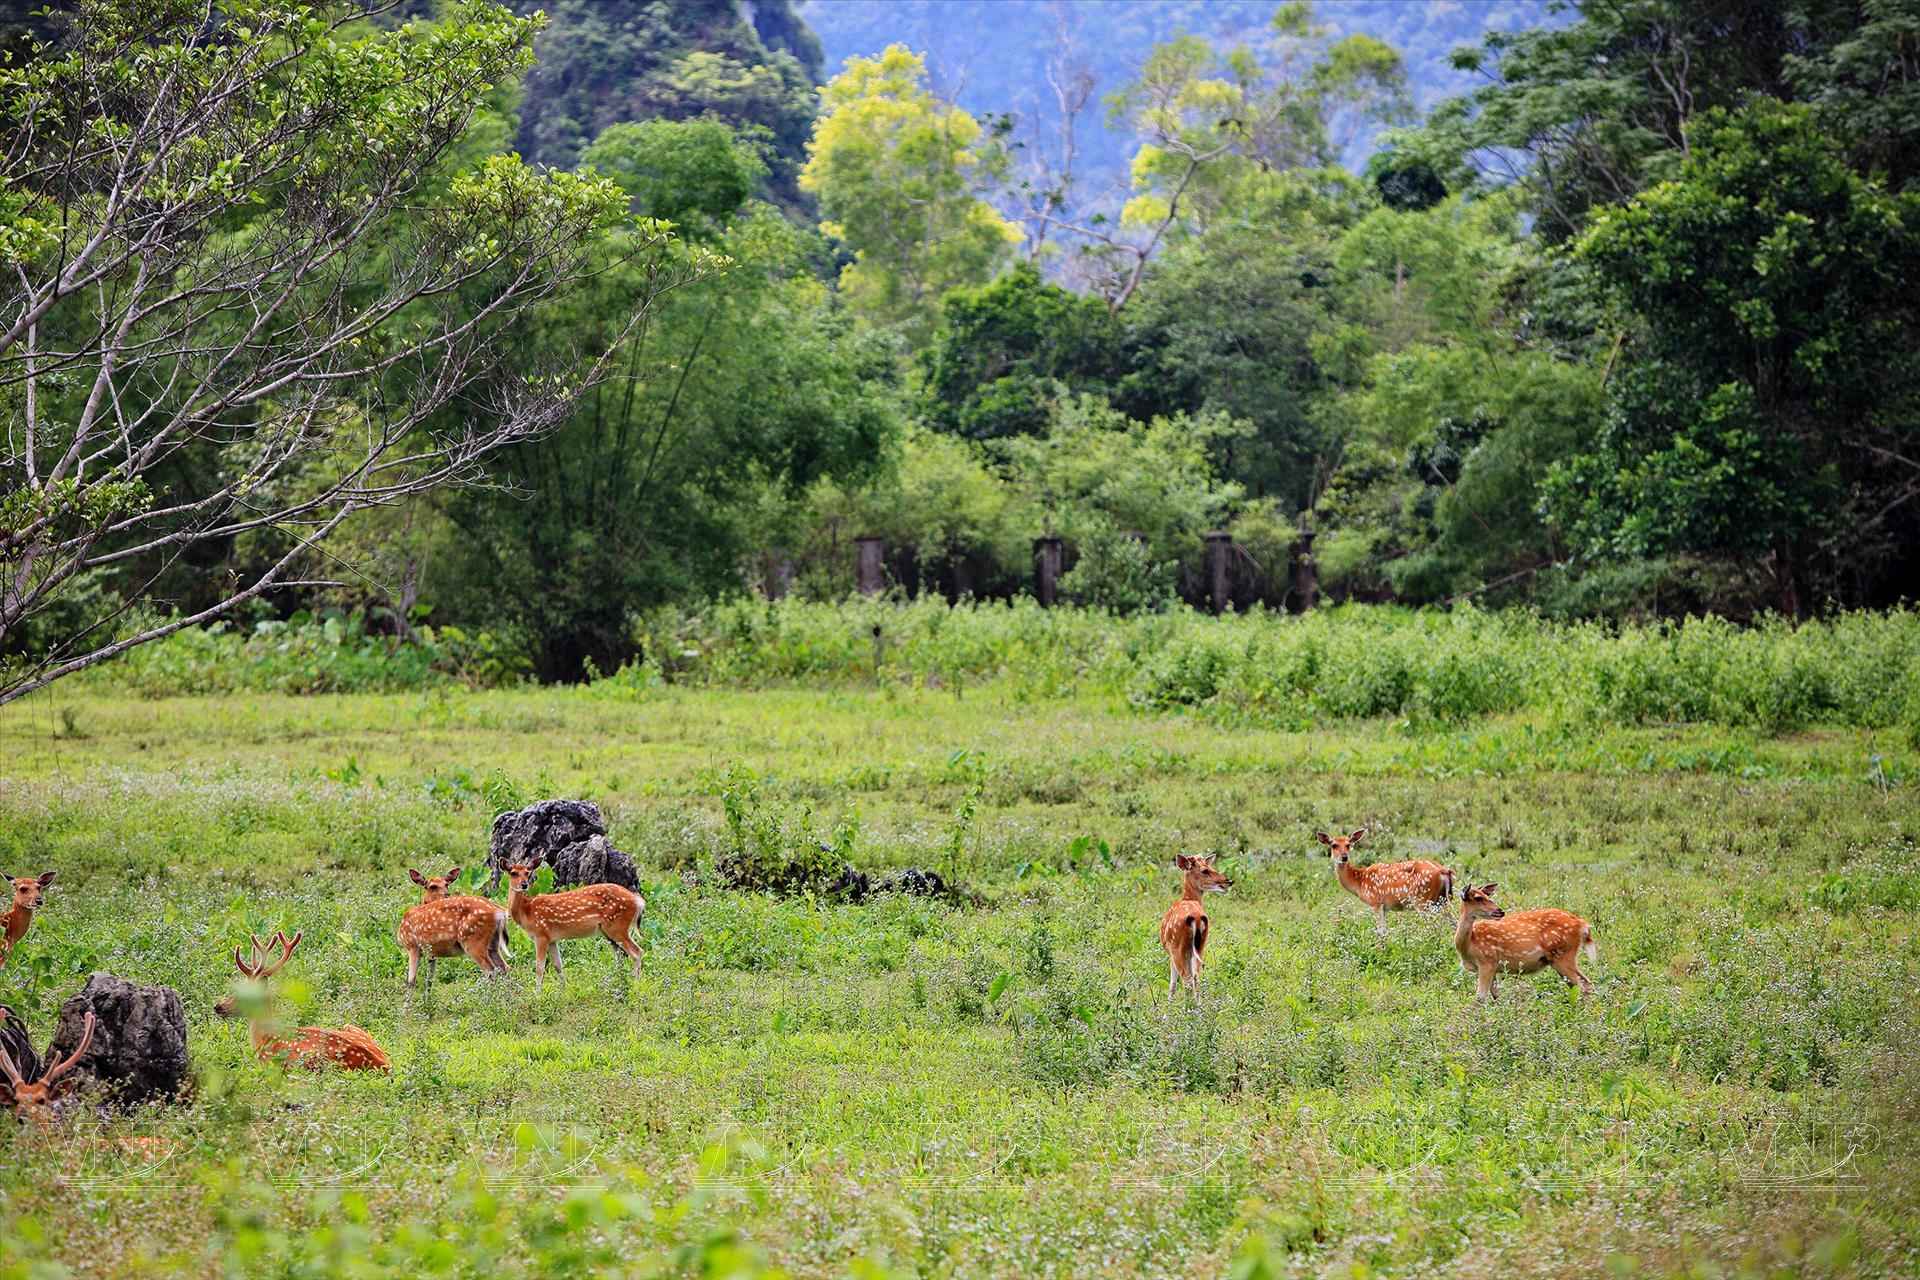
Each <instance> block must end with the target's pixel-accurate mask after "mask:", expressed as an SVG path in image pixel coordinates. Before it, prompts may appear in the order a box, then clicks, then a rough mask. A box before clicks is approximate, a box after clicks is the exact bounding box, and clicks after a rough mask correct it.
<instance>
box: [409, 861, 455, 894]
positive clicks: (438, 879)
mask: <svg viewBox="0 0 1920 1280" xmlns="http://www.w3.org/2000/svg"><path fill="white" fill-rule="evenodd" d="M407 876H408V878H409V879H411V880H412V881H413V882H414V883H415V884H417V885H419V886H420V901H422V902H438V901H440V899H442V898H444V897H446V896H447V886H448V885H450V884H452V883H453V882H454V881H455V880H458V879H459V878H460V868H458V867H455V868H454V869H453V870H451V871H449V872H447V874H445V875H444V876H423V875H421V874H420V873H419V872H418V871H415V870H414V869H413V868H412V867H408V868H407Z"/></svg>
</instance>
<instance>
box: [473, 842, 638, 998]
mask: <svg viewBox="0 0 1920 1280" xmlns="http://www.w3.org/2000/svg"><path fill="white" fill-rule="evenodd" d="M533 872H534V868H533V866H532V865H531V864H529V863H525V862H516V863H513V864H512V865H510V866H509V867H508V868H507V910H508V911H509V912H511V913H512V915H513V922H514V923H515V924H517V925H519V926H520V927H521V928H522V929H525V930H526V931H527V936H528V937H530V938H532V939H533V973H534V983H533V989H534V994H535V995H538V994H539V993H540V992H541V991H543V990H545V988H546V980H547V952H548V951H549V950H551V951H552V952H553V968H554V972H555V973H561V974H562V975H563V976H564V970H563V967H562V966H561V963H560V943H561V942H562V941H564V940H566V939H568V938H590V937H592V936H593V935H594V934H596V933H597V934H599V935H601V936H602V937H604V938H605V939H606V940H607V941H608V942H610V943H612V944H613V945H614V946H616V947H618V948H619V949H620V950H622V951H624V952H626V953H627V954H628V955H629V956H631V957H633V976H634V977H636V978H638V977H639V976H640V947H639V944H638V943H636V942H634V940H633V938H632V937H631V936H629V934H628V930H630V929H632V928H633V925H634V922H635V921H636V920H638V919H639V918H640V913H641V912H642V911H644V910H646V907H647V904H646V900H645V899H643V898H642V897H641V896H640V895H639V894H637V893H635V892H633V890H631V889H623V888H621V887H620V886H619V885H617V884H590V885H587V886H586V887H585V888H583V889H569V890H567V891H566V892H565V893H543V894H540V895H538V896H535V895H534V894H531V893H528V892H527V886H528V885H530V884H532V883H533Z"/></svg>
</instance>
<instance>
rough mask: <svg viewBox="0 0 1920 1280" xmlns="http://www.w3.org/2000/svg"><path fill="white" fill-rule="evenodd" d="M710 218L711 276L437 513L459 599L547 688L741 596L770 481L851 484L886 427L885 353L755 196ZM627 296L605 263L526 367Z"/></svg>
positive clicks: (541, 335)
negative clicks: (463, 592)
mask: <svg viewBox="0 0 1920 1280" xmlns="http://www.w3.org/2000/svg"><path fill="white" fill-rule="evenodd" d="M721 221H722V222H723V223H724V225H725V228H726V229H725V230H724V232H721V233H719V234H718V235H717V236H716V238H715V239H714V242H713V243H714V247H715V249H716V250H718V251H720V252H722V253H724V254H725V255H726V258H727V262H728V266H727V269H726V272H725V274H724V275H723V276H722V277H720V278H718V279H715V280H711V281H708V282H706V283H704V284H702V285H701V286H699V287H698V288H693V289H688V290H683V291H680V292H677V293H675V294H673V295H672V296H671V297H669V298H667V299H666V300H665V301H663V303H662V304H661V306H660V307H659V309H658V311H657V313H656V314H655V316H654V317H653V319H652V321H651V323H650V324H649V325H648V328H647V331H646V333H645V335H644V337H643V338H642V339H638V340H635V341H634V342H632V343H630V344H629V345H628V347H627V349H626V350H625V351H624V352H623V353H622V356H623V358H622V362H621V364H620V366H619V367H618V369H617V371H616V376H615V377H614V378H612V379H611V380H609V381H608V382H607V383H606V384H605V385H603V386H601V387H599V388H597V389H596V390H595V391H594V393H593V394H591V395H590V396H589V397H588V398H587V399H586V400H585V401H583V403H582V404H581V407H580V410H579V412H578V413H576V414H575V415H574V416H573V418H572V419H571V420H569V421H568V422H567V423H566V425H565V426H564V427H562V428H561V429H560V430H558V431H556V432H554V433H553V434H551V435H550V436H548V437H546V438H544V439H541V440H538V441H535V442H531V443H529V444H526V445H524V446H521V447H519V448H516V449H513V450H510V451H508V452H507V453H505V454H503V455H502V460H501V472H502V476H503V479H504V480H505V482H506V484H507V486H508V487H507V490H506V491H504V492H502V491H490V492H475V493H470V494H465V495H461V497H460V499H459V500H458V501H457V502H456V503H455V504H454V505H453V507H452V514H453V516H454V518H455V520H456V521H457V522H458V524H459V525H460V527H461V529H462V531H463V532H464V534H465V535H466V547H467V552H468V555H469V557H470V559H469V562H468V564H467V565H466V566H465V568H464V574H463V576H464V578H465V580H466V581H467V582H468V583H469V584H470V586H469V588H468V591H467V598H466V599H464V600H456V601H454V602H453V604H454V608H455V609H456V611H459V612H461V613H463V614H464V613H471V612H474V611H477V610H482V609H486V608H491V609H493V610H495V611H499V612H504V613H505V614H506V615H507V617H508V618H509V619H510V620H511V621H512V622H514V623H515V624H516V625H517V626H518V628H519V629H520V630H521V631H522V632H523V633H524V634H525V635H526V636H527V637H528V639H529V641H530V644H531V648H532V651H533V659H534V668H535V671H536V673H537V674H538V675H539V676H540V677H541V678H542V679H546V680H573V679H579V678H580V677H581V676H582V675H584V674H586V673H587V672H588V671H589V670H591V669H597V670H600V671H611V670H613V669H615V668H617V667H618V666H619V665H620V664H621V663H622V662H624V661H626V660H627V659H628V658H630V657H632V656H633V653H634V640H633V632H632V628H631V626H630V620H631V618H632V616H633V614H634V612H635V611H637V610H639V609H642V608H645V607H647V606H650V605H653V604H657V603H660V602H662V601H665V600H671V599H676V598H681V597H684V596H687V595H699V594H705V593H710V592H715V591H722V590H726V589H730V588H737V587H738V586H739V585H740V583H741V582H742V574H743V570H744V569H745V568H746V563H745V562H746V557H747V553H748V552H749V551H750V550H752V549H754V548H753V547H752V545H751V538H752V537H753V535H754V534H755V533H756V532H757V530H756V529H755V524H754V513H755V507H756V504H757V503H758V502H759V500H760V497H761V495H762V493H763V492H764V491H765V490H766V489H768V488H773V489H776V490H784V491H786V492H789V493H797V492H799V491H800V490H802V489H804V488H805V487H806V486H807V485H809V484H811V483H813V482H815V481H816V480H818V479H820V478H822V477H855V476H857V475H859V474H860V473H861V472H862V471H863V470H864V469H867V468H870V467H871V466H872V465H874V463H875V462H876V461H877V460H878V458H879V457H880V456H881V453H882V450H883V448H884V446H885V445H886V443H887V441H888V440H889V438H890V437H891V435H892V433H893V432H894V431H895V430H897V425H896V417H895V410H894V408H893V400H892V392H891V390H890V388H889V387H888V386H887V385H886V382H885V379H886V378H887V377H888V376H889V375H890V371H891V368H892V363H891V358H890V355H889V353H888V351H887V349H886V348H885V347H884V346H883V345H881V344H880V343H878V342H877V341H876V340H875V339H874V338H872V337H871V336H868V335H864V334H861V333H858V332H856V331H855V330H854V328H853V327H852V325H851V323H850V322H849V320H848V318H847V317H846V316H845V314H844V313H843V312H841V311H840V310H838V309H837V308H835V307H834V306H833V304H832V299H831V297H830V295H829V294H828V292H827V290H826V289H825V287H824V286H823V285H821V284H820V282H819V281H818V280H816V279H815V278H814V277H813V276H812V274H811V273H810V272H809V271H808V270H807V265H808V262H809V261H810V258H811V255H812V253H813V251H814V247H813V246H812V245H811V244H810V243H809V237H808V236H807V234H806V233H804V232H802V231H800V230H798V229H796V228H795V227H793V226H792V225H791V224H790V223H788V222H787V221H786V220H785V219H784V218H782V217H781V216H780V214H779V213H778V211H777V210H775V209H773V208H772V207H771V206H769V205H764V204H750V205H749V206H747V207H746V208H745V209H742V210H739V211H734V212H732V213H731V214H728V215H725V216H724V217H723V218H722V219H721ZM633 287H634V281H633V280H632V279H631V278H630V277H628V276H627V275H626V274H625V273H624V272H623V271H621V270H618V269H615V270H610V271H609V272H607V273H606V274H605V275H604V276H602V277H599V278H597V279H596V280H595V281H594V283H593V286H592V287H591V288H587V289H582V290H579V291H576V293H575V295H574V296H573V297H572V298H571V299H570V300H569V307H568V308H567V310H566V311H565V313H564V314H563V315H559V316H556V317H555V318H554V319H553V321H552V322H551V323H549V324H548V325H545V326H543V327H542V329H540V330H539V331H538V332H537V333H536V334H535V335H534V337H535V342H534V344H533V345H532V348H531V349H530V350H529V352H528V356H529V358H538V357H539V356H540V354H541V353H542V351H544V350H555V351H564V350H569V349H572V348H573V347H575V346H577V345H580V344H582V343H591V342H593V341H597V340H599V338H600V336H601V326H602V324H603V323H604V319H603V317H604V316H605V314H606V313H607V309H608V308H609V307H610V306H611V305H612V304H613V303H614V302H615V301H616V300H617V299H619V298H620V297H622V296H623V295H624V294H625V293H626V292H627V291H628V290H630V289H631V288H633Z"/></svg>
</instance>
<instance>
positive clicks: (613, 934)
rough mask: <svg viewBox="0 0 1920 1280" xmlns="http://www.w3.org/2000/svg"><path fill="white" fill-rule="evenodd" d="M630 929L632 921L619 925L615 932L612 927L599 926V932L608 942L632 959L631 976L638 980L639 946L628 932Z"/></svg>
mask: <svg viewBox="0 0 1920 1280" xmlns="http://www.w3.org/2000/svg"><path fill="white" fill-rule="evenodd" d="M632 928H633V921H631V920H629V921H627V922H626V923H625V924H623V925H620V926H619V928H618V930H617V931H616V929H615V927H614V926H613V925H611V924H603V925H601V926H600V932H601V933H602V934H604V935H606V939H607V941H608V942H611V943H612V944H613V945H614V946H615V947H618V948H619V949H620V950H622V951H624V952H626V953H627V955H628V956H630V957H631V958H632V959H633V976H634V977H635V978H638V977H639V976H640V944H639V943H637V942H635V941H634V940H633V934H632V933H631V932H630V931H631V930H632Z"/></svg>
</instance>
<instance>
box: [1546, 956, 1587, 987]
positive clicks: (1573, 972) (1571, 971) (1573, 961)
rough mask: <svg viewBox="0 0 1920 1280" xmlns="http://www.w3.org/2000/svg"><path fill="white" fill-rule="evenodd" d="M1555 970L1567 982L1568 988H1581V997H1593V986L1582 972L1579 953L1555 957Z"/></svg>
mask: <svg viewBox="0 0 1920 1280" xmlns="http://www.w3.org/2000/svg"><path fill="white" fill-rule="evenodd" d="M1553 968H1554V971H1555V972H1556V973H1558V974H1559V975H1560V976H1561V977H1563V978H1565V979H1566V980H1567V985H1568V986H1570V987H1578V988H1580V994H1581V995H1583V996H1584V995H1591V994H1592V993H1593V984H1592V983H1591V982H1589V981H1587V975H1586V974H1584V973H1582V972H1580V957H1579V953H1578V952H1575V951H1569V952H1567V953H1566V954H1565V955H1564V956H1555V957H1554V958H1553Z"/></svg>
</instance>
